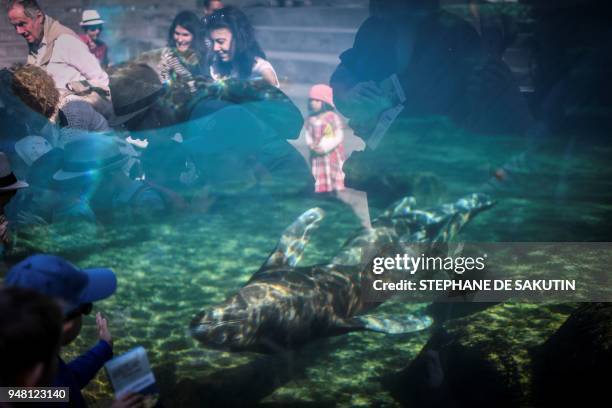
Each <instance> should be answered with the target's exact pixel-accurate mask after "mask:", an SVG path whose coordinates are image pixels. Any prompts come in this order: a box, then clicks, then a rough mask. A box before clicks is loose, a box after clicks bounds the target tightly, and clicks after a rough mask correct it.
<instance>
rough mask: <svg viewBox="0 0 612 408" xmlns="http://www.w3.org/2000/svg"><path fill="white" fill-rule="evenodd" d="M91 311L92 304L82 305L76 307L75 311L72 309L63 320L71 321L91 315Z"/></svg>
mask: <svg viewBox="0 0 612 408" xmlns="http://www.w3.org/2000/svg"><path fill="white" fill-rule="evenodd" d="M92 309H93V303H84V304H82V305H80V306H79V307H77V308H76V309H74V310H73V311H71V312H70V313H68V314H67V315H66V318H65V320H72V319H74V318H76V317H79V316H81V315H88V314H90V313H91V311H92Z"/></svg>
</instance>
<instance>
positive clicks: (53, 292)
mask: <svg viewBox="0 0 612 408" xmlns="http://www.w3.org/2000/svg"><path fill="white" fill-rule="evenodd" d="M4 283H5V285H6V286H7V287H22V288H29V289H33V290H35V291H38V292H40V293H42V294H44V295H47V296H49V297H52V298H55V299H57V300H58V301H59V303H60V304H61V306H62V309H63V315H64V321H63V324H62V332H61V346H62V347H64V346H67V345H69V344H70V343H72V342H73V341H74V340H75V339H76V338H77V337H78V336H79V334H80V332H81V327H82V324H83V315H87V314H89V313H90V312H91V310H92V307H93V302H96V301H99V300H102V299H106V298H108V297H110V296H111V295H112V294H113V293H115V289H116V287H117V278H116V277H115V274H114V272H113V271H112V270H110V269H106V268H92V269H79V268H77V267H76V266H74V265H72V264H71V263H69V262H68V261H66V260H65V259H62V258H60V257H58V256H52V255H42V254H38V255H32V256H30V257H28V258H26V259H24V260H23V261H21V262H20V263H18V264H16V265H15V266H13V268H11V270H10V271H9V273H8V274H7V276H6V279H5V281H4ZM96 326H97V330H98V335H99V340H98V342H97V343H96V344H95V345H94V347H92V348H91V349H89V350H88V351H87V352H86V353H85V354H83V355H81V356H80V357H77V358H76V359H74V360H73V361H71V362H69V363H66V362H64V360H62V358H61V357H59V356H58V369H57V374H56V376H55V378H54V379H53V381H52V382H51V386H53V387H69V388H70V391H69V393H70V402H69V403H58V404H59V405H57V406H62V404H64V405H66V406H70V407H86V406H87V404H86V403H85V399H84V398H83V395H82V394H81V389H83V388H84V387H85V386H86V385H87V384H88V383H89V382H90V381H91V380H92V379H93V378H94V377H95V375H96V374H97V373H98V371H99V370H100V369H101V368H102V367H103V366H104V364H105V363H106V362H107V361H109V360H110V359H111V358H112V357H113V337H112V335H111V332H110V330H109V329H108V322H107V320H106V319H105V318H103V317H102V315H101V314H100V313H99V312H98V313H96ZM112 406H113V407H115V408H119V407H140V406H143V405H142V396H140V395H137V394H127V395H125V396H123V397H122V398H121V399H120V400H117V401H115V402H114V403H113V405H112Z"/></svg>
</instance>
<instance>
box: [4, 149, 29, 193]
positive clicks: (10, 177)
mask: <svg viewBox="0 0 612 408" xmlns="http://www.w3.org/2000/svg"><path fill="white" fill-rule="evenodd" d="M25 187H28V183H26V182H25V181H20V180H17V177H15V175H14V174H13V171H12V170H11V164H10V163H9V160H8V157H6V154H4V153H2V152H0V192H2V191H13V190H18V189H20V188H25Z"/></svg>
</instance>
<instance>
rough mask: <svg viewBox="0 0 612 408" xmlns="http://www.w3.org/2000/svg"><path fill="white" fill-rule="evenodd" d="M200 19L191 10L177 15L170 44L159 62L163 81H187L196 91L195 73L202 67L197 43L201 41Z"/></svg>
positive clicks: (171, 29)
mask: <svg viewBox="0 0 612 408" xmlns="http://www.w3.org/2000/svg"><path fill="white" fill-rule="evenodd" d="M200 30H201V28H200V20H199V19H198V16H196V15H195V14H194V13H192V12H191V11H181V12H180V13H178V14H177V15H176V17H175V18H174V21H172V25H171V26H170V30H169V31H168V46H167V48H164V50H163V51H162V55H161V60H160V63H159V71H160V75H161V79H162V81H164V82H165V83H174V82H177V81H178V82H185V83H187V84H188V85H189V88H190V89H191V90H192V91H195V85H194V82H193V77H194V74H196V73H197V72H198V71H199V69H200V66H199V65H200V58H199V54H198V52H197V49H196V44H199V43H200Z"/></svg>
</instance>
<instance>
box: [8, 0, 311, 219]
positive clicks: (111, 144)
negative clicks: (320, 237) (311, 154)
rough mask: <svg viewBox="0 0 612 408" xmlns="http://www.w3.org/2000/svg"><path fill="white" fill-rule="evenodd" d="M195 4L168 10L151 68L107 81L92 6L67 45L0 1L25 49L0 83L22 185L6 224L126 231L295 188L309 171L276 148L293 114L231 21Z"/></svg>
mask: <svg viewBox="0 0 612 408" xmlns="http://www.w3.org/2000/svg"><path fill="white" fill-rule="evenodd" d="M206 6H207V7H208V8H207V9H206V13H205V14H206V16H205V17H204V18H203V19H202V20H200V18H198V17H197V16H196V15H195V14H194V13H193V12H190V11H182V12H180V13H178V14H177V16H176V17H175V19H174V20H173V22H172V24H171V26H170V28H169V30H168V42H167V47H166V48H164V49H163V50H162V51H161V56H160V60H159V63H158V64H157V65H156V66H149V65H146V64H139V63H127V64H118V65H117V64H116V65H114V66H113V67H111V68H109V71H108V72H109V73H110V75H109V74H107V72H106V71H104V70H103V69H102V67H101V65H100V64H101V63H102V64H105V63H107V62H108V58H107V54H108V49H107V47H106V45H105V44H104V43H103V42H102V40H101V39H100V32H101V29H102V27H103V24H104V20H102V18H101V16H100V15H99V13H98V12H97V11H95V10H85V11H84V13H83V17H82V21H81V26H82V27H83V30H84V34H83V35H81V37H80V38H79V37H78V36H77V35H76V34H75V33H74V32H72V30H70V29H69V28H67V27H65V26H63V25H61V24H60V23H59V22H57V21H56V20H53V19H52V18H51V17H49V16H48V15H46V14H44V12H43V10H42V9H41V8H40V7H39V6H38V4H37V3H36V2H35V1H32V0H14V1H11V2H9V5H8V16H9V20H10V21H11V24H13V26H14V27H15V30H16V32H17V33H18V34H20V35H22V36H23V37H24V38H25V39H26V41H27V42H28V45H29V49H30V54H29V58H28V65H25V66H15V67H13V68H11V69H5V70H3V71H2V76H1V79H2V82H3V85H4V86H3V91H2V100H3V102H4V103H3V105H4V106H6V107H7V109H3V111H2V116H3V118H2V120H3V122H7V123H8V122H11V123H13V124H14V125H15V126H16V127H17V128H18V129H15V131H12V132H11V133H10V140H8V139H7V140H3V146H2V150H3V151H5V152H6V154H7V155H8V157H9V161H10V163H11V164H12V166H13V168H14V169H15V173H16V175H17V176H18V177H20V178H21V179H24V180H28V181H29V182H30V184H31V186H32V187H31V188H30V189H28V191H27V192H26V193H25V194H23V195H20V197H19V199H17V200H15V201H16V203H14V204H13V205H12V210H13V213H14V214H13V215H14V219H15V221H17V220H19V222H20V223H27V222H28V221H32V220H36V221H37V222H44V223H55V222H58V221H86V222H91V223H94V224H96V223H97V224H99V223H103V222H110V221H120V222H125V221H133V220H135V219H150V218H151V217H158V216H161V215H164V214H170V213H172V212H174V211H175V210H177V209H184V208H185V207H186V206H191V207H192V208H193V209H195V210H200V209H203V208H207V207H208V206H209V205H210V203H211V202H212V201H214V200H215V199H216V197H217V196H219V195H224V194H226V193H227V192H228V191H231V193H232V194H234V193H236V192H237V191H239V192H241V193H242V192H244V193H245V194H247V195H248V194H262V193H270V194H272V193H274V192H275V188H276V190H278V188H279V187H280V188H281V189H282V188H284V186H283V184H286V185H287V186H289V187H290V188H294V189H295V190H296V191H297V190H305V187H306V186H307V185H308V184H310V183H311V182H312V181H311V177H310V176H309V175H308V169H307V168H306V166H305V165H304V163H303V160H302V159H301V158H300V157H299V155H298V154H297V152H295V151H294V149H292V147H291V146H290V145H289V144H288V143H287V142H286V139H288V138H295V137H297V136H298V134H299V131H300V128H301V126H302V118H301V115H300V113H299V111H298V109H297V108H296V107H295V106H294V105H293V103H292V102H291V101H290V100H289V99H288V98H287V97H286V96H285V95H284V94H283V93H282V92H281V91H280V90H279V89H278V87H279V81H278V78H277V76H276V73H275V71H274V68H273V67H272V65H271V64H270V62H268V61H267V60H266V56H265V53H264V52H263V51H262V49H261V47H260V46H259V44H258V42H257V40H256V39H255V35H254V29H253V27H252V26H251V24H250V23H249V21H248V19H247V17H246V16H245V15H244V13H243V12H242V11H240V10H239V9H237V8H235V7H221V6H222V4H221V3H220V2H209V3H207V4H206ZM111 94H112V98H111ZM111 99H112V104H111ZM109 107H110V109H109ZM283 182H285V183H283ZM228 186H230V187H228ZM226 188H230V190H226ZM9 213H10V211H9ZM9 218H10V217H9Z"/></svg>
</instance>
